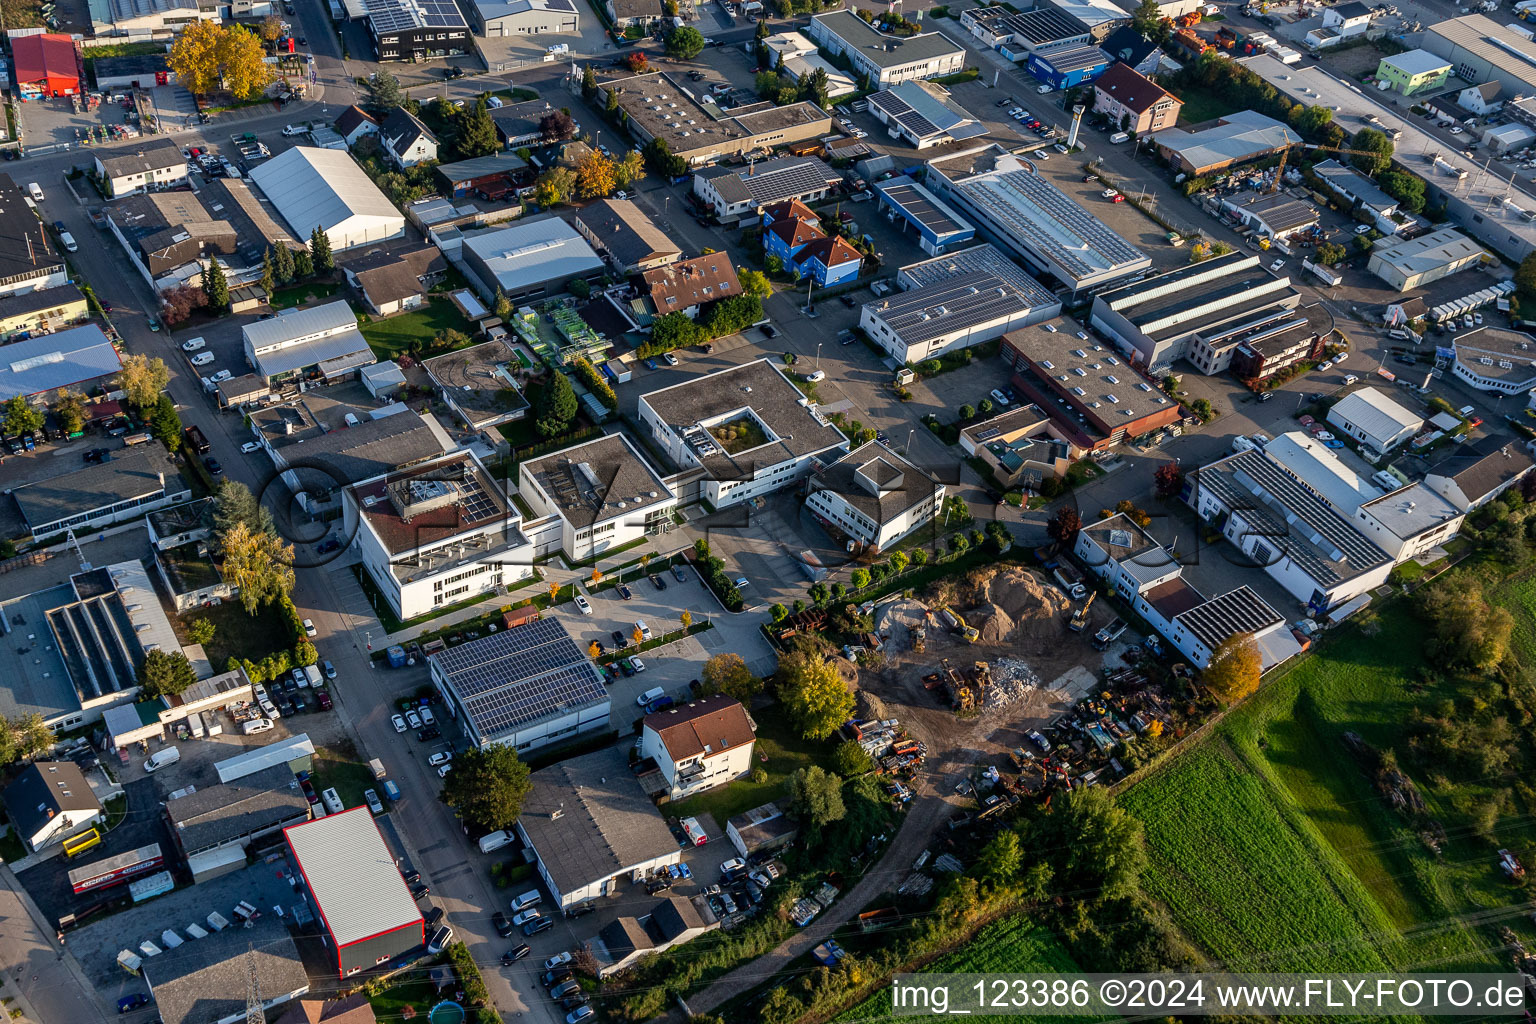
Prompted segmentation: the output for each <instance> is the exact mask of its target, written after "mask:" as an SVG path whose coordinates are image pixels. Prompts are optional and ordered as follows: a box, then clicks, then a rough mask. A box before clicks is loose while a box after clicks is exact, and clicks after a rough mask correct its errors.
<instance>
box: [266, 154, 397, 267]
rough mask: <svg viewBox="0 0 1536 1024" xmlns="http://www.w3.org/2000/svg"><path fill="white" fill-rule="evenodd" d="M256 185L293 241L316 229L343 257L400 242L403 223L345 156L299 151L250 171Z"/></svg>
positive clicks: (349, 157) (274, 158)
mask: <svg viewBox="0 0 1536 1024" xmlns="http://www.w3.org/2000/svg"><path fill="white" fill-rule="evenodd" d="M251 180H252V181H254V182H255V183H256V184H257V186H258V187H259V188H260V189H261V191H262V192H263V193H264V194H265V195H266V197H267V198H268V199H270V200H271V201H272V205H273V206H275V207H276V208H277V212H278V213H279V214H281V215H282V218H283V220H284V221H286V222H287V224H288V228H289V230H290V231H292V232H293V234H294V237H296V238H303V239H307V238H309V236H310V235H311V234H313V233H314V230H315V228H317V227H319V228H321V229H323V230H324V231H325V233H326V235H327V237H329V238H330V240H331V250H332V251H333V252H342V251H344V250H347V249H353V248H356V247H357V246H360V245H370V244H373V243H376V242H384V241H388V240H390V239H394V238H400V237H402V236H404V234H405V217H404V216H402V215H401V213H400V211H399V210H397V209H395V206H394V204H393V203H391V202H390V201H389V200H388V199H387V198H385V196H384V193H383V192H380V191H379V189H378V186H376V185H375V184H374V183H373V181H372V180H371V179H369V177H368V175H367V174H365V173H364V172H363V169H362V168H361V167H359V166H358V165H357V161H355V160H353V159H352V157H351V156H350V155H349V154H348V153H346V152H345V151H344V150H335V149H319V148H316V147H314V146H295V147H294V148H292V149H290V150H288V151H286V152H284V153H279V154H278V155H277V156H275V157H273V158H272V159H271V160H266V161H263V162H262V163H259V164H257V165H256V166H255V167H254V168H252V169H251Z"/></svg>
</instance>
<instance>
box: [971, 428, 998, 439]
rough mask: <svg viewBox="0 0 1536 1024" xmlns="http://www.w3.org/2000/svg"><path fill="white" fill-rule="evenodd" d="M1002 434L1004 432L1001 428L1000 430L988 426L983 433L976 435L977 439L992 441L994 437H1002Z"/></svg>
mask: <svg viewBox="0 0 1536 1024" xmlns="http://www.w3.org/2000/svg"><path fill="white" fill-rule="evenodd" d="M1002 434H1003V432H1002V431H1001V430H998V429H997V428H996V427H988V428H987V429H986V430H983V431H982V432H981V433H979V434H977V435H976V440H978V441H990V440H992V439H993V438H994V437H1001V436H1002Z"/></svg>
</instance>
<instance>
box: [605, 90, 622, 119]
mask: <svg viewBox="0 0 1536 1024" xmlns="http://www.w3.org/2000/svg"><path fill="white" fill-rule="evenodd" d="M603 113H605V114H607V115H608V120H610V121H612V120H613V119H614V118H615V117H617V116H618V113H619V94H618V93H617V92H615V91H614V90H612V89H609V90H608V96H607V98H606V99H605V100H604V101H603Z"/></svg>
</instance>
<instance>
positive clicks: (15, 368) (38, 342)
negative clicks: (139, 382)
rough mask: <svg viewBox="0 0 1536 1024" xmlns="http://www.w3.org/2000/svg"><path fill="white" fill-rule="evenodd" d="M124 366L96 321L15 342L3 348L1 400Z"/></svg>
mask: <svg viewBox="0 0 1536 1024" xmlns="http://www.w3.org/2000/svg"><path fill="white" fill-rule="evenodd" d="M55 290H57V289H55ZM122 368H123V361H122V360H121V359H120V358H118V355H117V350H116V349H115V348H113V347H112V342H110V341H108V340H107V336H106V334H104V333H102V330H101V328H100V327H98V326H96V325H95V324H85V325H83V326H80V327H71V328H69V329H68V330H65V331H59V332H58V333H57V334H40V335H38V336H37V337H35V338H28V339H27V340H26V341H14V342H11V343H10V344H9V345H6V346H5V347H4V349H3V350H0V402H8V401H10V400H11V399H12V398H15V397H17V396H18V395H20V396H22V397H30V396H32V395H40V394H42V393H44V392H45V391H53V390H55V389H58V388H65V387H69V386H70V385H73V384H83V383H85V382H86V381H93V380H97V379H98V378H101V377H107V376H110V375H112V374H114V373H117V372H118V371H119V370H121V369H122Z"/></svg>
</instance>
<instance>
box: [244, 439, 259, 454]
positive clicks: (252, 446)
mask: <svg viewBox="0 0 1536 1024" xmlns="http://www.w3.org/2000/svg"><path fill="white" fill-rule="evenodd" d="M259 451H261V445H259V444H257V443H256V442H255V441H247V442H245V444H243V445H241V446H240V454H241V455H254V454H255V453H256V452H259Z"/></svg>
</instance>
